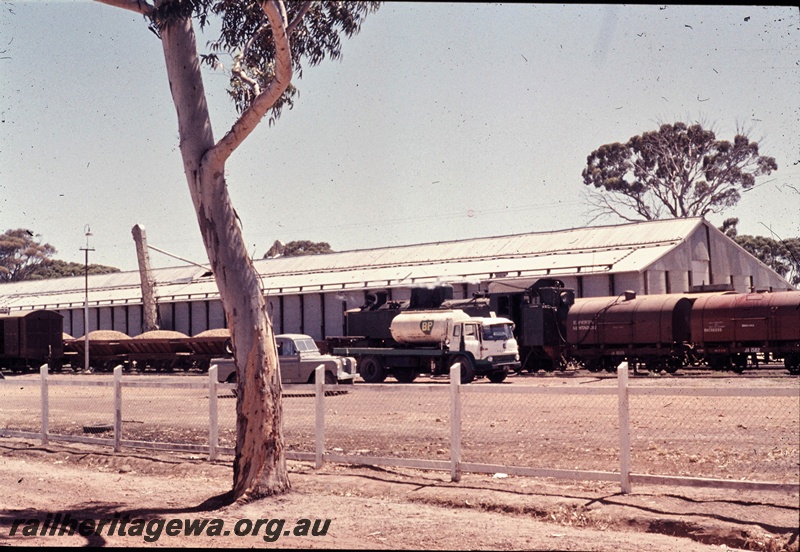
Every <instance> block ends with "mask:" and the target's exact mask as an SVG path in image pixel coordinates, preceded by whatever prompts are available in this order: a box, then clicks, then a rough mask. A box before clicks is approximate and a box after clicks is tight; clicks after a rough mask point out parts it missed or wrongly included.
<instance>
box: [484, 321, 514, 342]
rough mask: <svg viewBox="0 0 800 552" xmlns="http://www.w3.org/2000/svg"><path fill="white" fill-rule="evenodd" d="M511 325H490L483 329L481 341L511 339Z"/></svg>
mask: <svg viewBox="0 0 800 552" xmlns="http://www.w3.org/2000/svg"><path fill="white" fill-rule="evenodd" d="M512 336H513V334H512V333H511V324H492V325H491V326H484V327H483V339H484V340H491V341H501V340H504V339H511V337H512Z"/></svg>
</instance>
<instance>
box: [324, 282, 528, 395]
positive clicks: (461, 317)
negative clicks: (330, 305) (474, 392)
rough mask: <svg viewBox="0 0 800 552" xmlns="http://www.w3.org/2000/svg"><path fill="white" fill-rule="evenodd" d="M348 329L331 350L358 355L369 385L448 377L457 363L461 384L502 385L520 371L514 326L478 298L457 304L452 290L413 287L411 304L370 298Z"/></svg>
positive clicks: (331, 342)
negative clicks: (511, 373) (389, 380)
mask: <svg viewBox="0 0 800 552" xmlns="http://www.w3.org/2000/svg"><path fill="white" fill-rule="evenodd" d="M345 328H346V333H347V335H346V336H343V337H330V338H328V339H327V343H328V346H329V348H330V349H331V352H332V353H333V354H336V355H344V356H350V357H355V358H356V359H357V362H358V373H359V374H360V375H361V377H362V378H363V379H364V381H365V382H367V383H380V382H382V381H384V380H385V379H386V377H387V376H390V375H391V376H393V377H394V378H395V379H396V380H397V381H399V382H401V383H410V382H412V381H414V380H415V379H416V378H417V376H419V375H420V374H430V375H440V374H449V372H450V367H451V366H452V365H453V364H456V363H459V364H460V365H461V383H470V382H471V381H473V380H474V379H475V378H476V377H486V378H488V379H489V381H492V382H495V383H499V382H501V381H503V380H504V379H505V378H506V376H507V375H508V372H509V370H517V369H518V368H519V351H518V349H517V342H516V340H515V339H514V334H513V328H514V324H513V322H512V321H511V320H509V319H507V318H498V317H496V316H494V315H492V314H491V313H487V312H486V311H485V305H484V304H478V303H477V302H476V301H474V300H453V299H452V287H450V286H437V287H436V288H432V289H427V288H413V289H412V290H411V299H410V301H390V300H388V292H378V293H376V294H371V295H370V296H368V297H367V302H366V304H365V305H364V306H362V307H360V308H358V309H353V310H349V311H347V312H345Z"/></svg>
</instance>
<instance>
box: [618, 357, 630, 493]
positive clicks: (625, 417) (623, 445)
mask: <svg viewBox="0 0 800 552" xmlns="http://www.w3.org/2000/svg"><path fill="white" fill-rule="evenodd" d="M617 384H618V389H619V481H620V486H621V487H622V489H621V490H622V492H623V493H625V494H627V493H630V492H631V433H630V431H631V430H630V412H629V410H628V407H629V405H628V363H627V362H620V364H619V366H617Z"/></svg>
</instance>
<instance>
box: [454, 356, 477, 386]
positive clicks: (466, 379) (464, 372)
mask: <svg viewBox="0 0 800 552" xmlns="http://www.w3.org/2000/svg"><path fill="white" fill-rule="evenodd" d="M456 362H460V363H461V384H462V385H466V384H468V383H472V382H473V381H474V380H475V367H474V366H472V361H471V360H470V359H469V357H468V356H466V355H458V356H457V357H455V358H453V360H451V361H450V366H453V364H455V363H456Z"/></svg>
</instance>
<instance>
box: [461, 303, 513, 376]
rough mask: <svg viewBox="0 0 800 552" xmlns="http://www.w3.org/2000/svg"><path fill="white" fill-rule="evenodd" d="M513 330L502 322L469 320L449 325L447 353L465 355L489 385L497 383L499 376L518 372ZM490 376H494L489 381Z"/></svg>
mask: <svg viewBox="0 0 800 552" xmlns="http://www.w3.org/2000/svg"><path fill="white" fill-rule="evenodd" d="M513 329H514V323H513V322H511V320H508V319H506V318H470V319H468V320H465V321H463V322H458V323H456V324H454V325H453V330H452V336H451V337H450V344H449V349H450V351H451V352H455V351H464V352H466V353H469V354H470V355H472V357H473V359H474V363H475V367H476V368H477V369H478V370H477V371H478V372H480V373H484V372H485V373H486V374H487V375H488V376H490V379H492V381H494V380H495V379H501V378H500V376H499V374H500V373H504V374H507V373H508V371H510V370H516V369H517V368H519V350H518V348H517V340H516V339H515V338H514V333H513ZM492 372H494V373H495V374H498V375H496V376H494V377H492V376H491V374H492ZM502 379H504V378H502ZM502 379H501V381H502Z"/></svg>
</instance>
